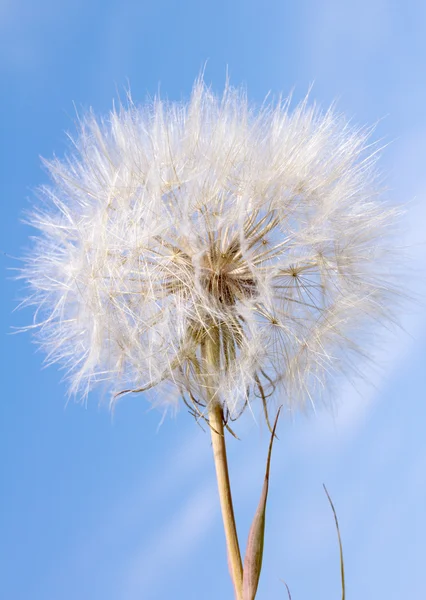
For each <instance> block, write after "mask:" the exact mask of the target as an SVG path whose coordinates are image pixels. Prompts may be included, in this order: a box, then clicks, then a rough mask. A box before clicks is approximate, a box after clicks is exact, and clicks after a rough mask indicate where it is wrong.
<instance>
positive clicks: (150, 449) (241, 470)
mask: <svg viewBox="0 0 426 600" xmlns="http://www.w3.org/2000/svg"><path fill="white" fill-rule="evenodd" d="M425 23H426V6H425V4H424V3H423V2H421V1H420V0H418V1H417V2H413V1H406V2H400V1H397V0H393V1H386V0H369V1H368V2H367V0H361V1H358V2H339V1H338V0H326V1H323V2H315V1H314V0H312V1H310V2H309V1H301V2H285V1H283V0H282V1H278V0H274V1H270V0H266V1H264V2H262V3H261V2H255V1H251V0H245V1H242V0H229V1H228V2H224V1H223V0H221V1H217V2H211V3H205V2H195V1H194V0H192V1H181V2H173V1H172V0H168V1H166V0H157V1H149V2H148V1H144V0H142V1H129V0H124V1H122V2H118V1H116V0H109V1H108V0H107V1H102V2H101V1H100V0H98V1H91V0H86V1H84V2H83V0H73V1H72V2H71V1H70V0H62V1H59V2H53V1H52V0H39V1H38V2H34V1H33V0H14V1H12V0H0V47H1V52H0V71H1V82H2V95H1V98H0V107H1V109H0V120H1V126H2V135H1V148H0V153H1V161H0V170H1V177H0V185H1V196H0V202H1V209H2V213H1V219H0V227H1V237H0V240H1V242H0V249H1V250H2V256H1V266H2V272H3V283H2V294H1V297H0V302H1V307H2V310H1V311H0V318H1V325H0V335H1V336H2V337H1V353H2V359H1V363H0V364H1V366H2V379H1V383H2V395H1V396H2V397H1V401H0V411H1V422H0V428H1V432H0V464H1V480H0V481H1V495H0V506H1V508H0V570H1V574H0V597H1V598H5V599H7V600H29V599H31V600H58V599H61V600H77V599H78V600H98V599H99V600H141V599H144V600H165V599H170V598H173V599H176V600H180V599H182V600H191V599H194V600H195V599H205V600H213V599H214V600H217V599H218V598H221V599H222V598H224V599H225V598H232V588H231V584H230V582H229V577H228V572H227V566H226V556H225V548H224V540H223V533H222V527H221V521H220V515H219V510H218V500H217V497H216V488H215V480H214V474H213V465H212V460H211V456H210V444H209V437H208V435H207V434H205V433H203V432H202V431H201V430H200V429H199V428H198V427H197V426H196V424H195V423H194V421H193V420H192V419H191V418H190V417H189V416H188V414H187V413H186V411H185V410H184V409H181V410H180V411H179V412H178V414H177V416H176V417H173V418H169V417H168V418H166V419H165V420H164V422H163V424H162V425H161V426H160V427H159V425H160V422H161V418H162V415H161V414H160V413H158V412H157V411H155V410H150V405H149V402H148V401H147V399H145V398H143V397H132V398H125V399H124V400H123V401H122V402H121V404H119V405H118V407H117V410H116V412H115V414H114V416H113V417H112V415H111V414H110V413H109V412H108V408H107V403H106V402H104V401H103V400H102V398H101V397H100V395H98V394H96V393H93V394H92V395H91V396H90V397H89V402H88V405H87V407H82V406H81V405H79V404H75V403H73V402H70V403H68V404H66V385H65V384H64V383H63V382H61V373H60V372H59V371H58V369H57V368H55V367H50V368H48V369H42V362H43V356H42V355H41V354H40V353H38V352H37V351H36V347H35V346H34V345H33V344H31V342H30V335H29V334H18V335H11V331H13V330H12V329H11V328H12V327H19V326H22V325H25V324H28V323H29V322H31V313H30V311H28V310H23V311H18V312H14V313H12V311H13V309H14V308H15V307H16V306H17V304H18V302H19V300H20V298H22V295H23V289H22V283H21V282H19V281H15V280H13V275H14V273H13V271H11V270H10V269H14V268H16V267H19V265H20V263H19V261H18V260H17V259H16V258H15V257H19V256H20V255H22V253H23V248H24V247H25V246H26V245H27V243H28V242H27V240H28V236H30V235H31V233H32V232H31V229H30V228H29V227H28V226H26V225H23V224H22V218H23V215H24V211H25V210H26V208H27V207H28V206H29V205H30V203H31V202H33V201H34V196H35V194H34V190H35V188H36V187H37V186H39V185H41V184H43V183H45V182H46V180H47V176H46V173H45V172H44V171H43V169H42V168H41V163H40V156H45V157H51V156H53V155H54V154H56V155H57V156H63V154H64V152H65V151H66V149H67V147H68V140H67V137H66V135H65V133H64V132H65V131H68V132H70V133H73V132H74V131H75V118H76V109H77V110H78V112H84V111H85V110H86V109H88V108H89V107H93V109H94V110H95V111H96V112H97V113H101V114H103V113H106V112H107V111H108V110H109V108H110V107H111V106H112V102H113V99H114V98H115V99H117V97H118V95H121V96H122V95H123V94H125V90H126V89H127V88H128V87H129V85H130V87H131V90H132V96H133V99H134V101H135V102H136V103H138V102H143V101H145V100H146V98H147V97H148V96H150V97H152V96H153V95H155V94H156V93H157V92H158V91H159V90H160V93H161V94H162V95H163V96H167V97H168V98H169V99H172V100H174V99H176V100H180V99H182V98H187V97H188V95H189V93H190V90H191V86H192V83H193V80H194V79H195V77H196V76H197V75H198V73H199V72H200V69H202V68H204V67H205V78H206V81H207V82H208V83H210V84H211V85H212V87H213V89H214V90H216V91H218V92H220V91H221V89H222V88H223V85H224V81H225V78H226V73H227V72H228V73H229V76H230V79H231V82H232V83H234V84H235V85H239V84H243V85H245V87H246V88H247V93H248V96H249V98H250V99H251V100H252V101H253V102H257V103H259V102H261V101H262V100H263V98H264V97H265V96H266V95H267V94H268V92H271V93H272V94H273V95H275V96H277V95H278V94H280V93H283V95H284V96H286V95H287V94H289V93H290V92H291V91H293V98H294V101H295V102H296V101H297V100H298V99H300V98H302V97H304V96H305V94H306V92H307V90H308V89H309V87H310V86H311V84H313V89H312V91H311V98H312V99H316V100H317V101H318V102H319V104H321V105H322V106H324V107H327V106H328V105H329V104H330V102H332V101H334V100H336V101H337V106H338V109H339V110H341V111H343V112H345V113H346V114H347V115H348V116H349V117H350V118H351V119H352V120H353V122H355V123H359V124H374V123H376V131H375V134H374V135H375V138H376V139H382V141H383V143H385V144H387V143H389V145H388V146H387V147H386V148H385V150H384V152H383V156H382V159H381V163H380V164H381V168H382V170H383V171H384V172H385V173H387V178H386V183H387V186H388V188H389V192H388V195H389V199H390V201H397V202H401V203H403V204H404V205H406V208H407V216H406V218H405V222H406V234H405V238H404V239H401V245H402V246H408V250H406V253H407V254H409V256H410V259H409V263H408V267H407V273H406V285H407V289H409V290H410V293H411V294H412V295H413V294H417V295H418V296H419V297H420V302H419V303H418V304H417V305H414V306H413V305H411V307H410V308H409V311H407V314H406V315H405V316H404V319H403V326H404V329H405V331H399V332H397V333H396V334H395V333H394V334H392V333H386V334H384V337H383V345H382V350H381V351H379V352H378V353H377V355H376V359H377V367H376V368H375V369H374V370H373V371H372V372H371V373H370V371H369V375H368V376H369V377H370V379H372V382H373V383H372V385H365V384H363V383H359V385H358V386H357V389H356V390H354V389H353V388H352V387H351V386H350V385H342V386H341V387H340V388H339V394H338V395H339V403H338V404H339V406H338V407H337V408H336V409H335V410H334V411H333V412H325V411H323V410H320V409H319V410H318V413H317V415H312V416H311V417H310V418H309V419H307V418H305V417H301V418H294V419H290V418H284V419H282V421H281V423H280V431H279V437H280V441H279V442H278V443H277V444H276V447H275V454H274V456H273V465H272V483H271V489H270V505H269V510H268V515H267V531H266V551H265V558H264V571H263V574H262V579H261V585H260V588H259V595H258V598H259V600H271V599H273V598H277V599H278V598H285V597H286V592H285V588H284V585H283V583H282V582H281V581H280V580H281V579H284V580H285V581H286V582H287V584H288V585H289V587H290V590H291V592H292V597H293V599H294V600H301V599H305V600H306V599H307V598H327V599H332V598H336V599H337V598H339V563H338V546H337V541H336V532H335V529H334V524H333V517H332V514H331V511H330V508H329V506H328V504H327V500H326V498H325V495H324V492H323V490H322V483H323V482H325V483H326V485H327V487H328V489H329V491H330V493H331V495H332V497H333V500H334V502H335V505H336V509H337V511H338V514H339V519H340V525H341V532H342V537H343V543H344V550H345V560H346V569H347V593H348V597H349V598H365V599H368V598H380V599H382V598H383V599H384V598H386V599H393V598H395V599H397V598H398V599H399V598H416V599H417V598H419V599H420V598H424V597H426V581H425V579H424V575H423V570H424V562H425V558H424V557H425V556H426V510H425V507H426V443H425V436H424V431H425V425H426V409H425V399H426V393H425V367H426V356H425V354H426V310H425V309H424V308H423V307H422V302H423V306H424V300H422V299H421V298H423V299H424V298H426V294H425V286H424V281H425V266H426V200H425V192H426V176H425V169H424V161H425V156H426V116H425V106H426V87H425V81H426V77H425V75H426V73H425V66H424V56H426V37H425V35H424V31H425ZM239 433H240V437H241V438H242V439H241V441H236V440H231V441H230V454H231V458H230V460H231V471H232V477H233V480H234V488H235V501H236V509H237V518H238V522H239V528H240V532H241V538H242V540H243V544H244V543H245V539H246V536H247V531H248V527H249V522H250V517H251V516H252V514H253V512H254V510H255V507H256V504H257V501H258V496H259V492H260V486H261V480H262V469H263V465H264V459H265V454H266V448H267V441H268V439H267V432H266V431H265V428H264V427H263V426H261V425H259V424H257V423H255V422H254V421H253V419H252V418H251V417H248V418H247V419H246V420H245V421H243V422H241V426H240V430H239Z"/></svg>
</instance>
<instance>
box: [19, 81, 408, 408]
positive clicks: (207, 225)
mask: <svg viewBox="0 0 426 600" xmlns="http://www.w3.org/2000/svg"><path fill="white" fill-rule="evenodd" d="M368 136H369V133H368V132H367V131H365V130H360V129H354V128H353V127H351V126H349V124H348V122H347V121H345V119H344V118H343V117H341V116H339V115H336V114H335V113H334V112H333V111H331V110H330V111H328V112H327V113H325V114H323V113H321V112H320V111H318V110H317V109H316V108H315V107H309V106H308V105H307V103H306V102H303V103H302V104H301V105H300V106H299V107H297V108H296V109H295V110H294V111H293V112H290V110H289V108H288V105H287V104H285V105H282V104H278V105H276V106H273V105H269V106H266V105H264V106H263V107H262V108H261V109H260V110H258V111H255V110H253V109H252V108H251V107H250V106H249V104H248V102H247V100H246V97H245V95H244V94H243V93H242V92H241V91H239V90H235V89H232V88H231V87H229V86H228V87H226V89H225V92H224V94H223V96H222V97H217V96H215V95H214V94H213V93H212V92H211V91H210V90H209V89H207V88H206V87H205V85H204V84H203V82H202V81H201V80H199V81H197V82H196V84H195V86H194V89H193V92H192V95H191V98H190V100H189V102H188V103H183V104H177V103H164V102H162V101H160V100H156V101H155V102H154V103H153V105H151V106H148V107H143V108H140V107H136V106H134V105H133V104H132V103H130V105H129V106H128V107H122V106H121V107H120V108H119V109H118V110H114V111H112V112H111V113H110V115H109V117H108V118H106V119H97V118H95V117H94V116H93V115H92V114H90V115H89V116H88V117H87V118H85V119H84V120H83V121H81V122H80V131H79V135H78V137H77V139H76V140H75V141H74V149H73V152H72V154H71V156H70V157H69V158H67V159H66V160H63V161H60V160H53V161H51V162H48V163H46V164H47V167H48V169H49V171H50V174H51V178H52V181H53V183H52V185H51V186H50V187H46V188H43V189H42V190H41V194H40V196H41V199H42V200H43V203H42V204H41V205H40V206H39V207H38V208H36V209H35V210H34V211H33V212H32V213H31V215H30V218H29V222H30V223H31V225H33V226H34V227H36V228H37V229H38V230H39V231H40V235H39V237H38V238H36V240H35V243H34V246H33V248H32V249H31V252H30V253H29V254H28V256H27V258H26V268H25V269H24V272H23V276H24V277H25V278H26V279H27V280H28V282H29V284H30V286H31V288H32V293H31V296H30V297H29V299H28V303H30V304H33V305H34V306H36V307H37V310H36V316H35V323H36V324H37V327H38V339H39V341H40V342H41V344H42V345H43V347H44V348H45V349H46V351H47V356H48V361H49V362H54V361H59V362H61V363H62V364H63V365H64V366H65V368H66V369H67V371H68V374H69V378H70V382H71V386H70V390H71V392H72V393H79V394H82V395H83V396H84V395H86V394H87V393H88V391H89V389H90V388H91V387H92V386H93V385H94V384H95V383H97V382H100V381H106V382H107V383H108V384H109V386H110V387H111V388H112V389H113V390H114V391H115V392H119V391H123V390H128V391H142V390H147V389H149V388H151V387H152V386H154V385H155V386H157V385H158V386H164V385H167V386H168V390H164V397H166V398H167V401H168V402H172V401H173V400H174V398H176V397H178V396H181V397H183V398H184V400H185V401H186V402H187V403H188V404H189V405H190V406H191V408H192V410H193V412H194V414H198V413H200V414H201V413H202V411H203V407H205V406H206V404H207V403H208V402H209V398H210V399H211V398H212V396H213V397H215V398H217V400H218V401H220V402H221V403H222V404H223V407H224V409H225V412H226V413H227V414H228V415H229V416H230V417H231V418H235V417H236V416H237V415H238V414H239V413H240V412H241V410H242V409H243V408H244V407H245V406H246V404H247V402H250V400H251V399H252V398H256V397H257V398H260V399H261V400H262V402H263V403H264V404H265V405H266V402H267V399H268V397H269V396H270V395H271V394H272V392H275V393H276V394H277V395H278V394H280V402H282V401H284V402H287V403H288V404H289V405H291V406H301V405H304V404H305V403H306V401H307V400H308V401H311V400H312V399H314V398H315V397H317V396H318V395H319V394H320V392H321V390H323V389H327V387H328V383H329V378H330V376H331V375H333V373H334V372H339V371H346V370H347V369H348V368H350V367H351V366H352V365H353V361H354V358H355V357H354V355H355V354H357V353H359V351H360V349H361V353H363V352H364V351H365V350H366V348H365V347H364V344H363V340H365V339H366V338H365V337H363V334H365V333H366V332H370V330H371V326H372V324H374V323H375V322H377V321H381V320H382V319H383V318H388V317H389V314H388V308H389V306H390V302H391V301H394V300H395V287H394V280H395V279H396V271H397V269H396V264H397V263H396V262H395V258H394V255H393V253H392V252H391V251H392V242H391V241H390V240H391V237H390V236H389V233H390V232H391V229H392V226H393V224H394V222H395V211H394V210H393V209H390V208H389V207H387V206H385V204H384V203H383V201H381V199H380V197H379V193H378V192H379V190H378V185H377V183H376V181H377V177H376V172H375V161H376V149H375V148H374V147H373V149H371V148H372V147H371V146H369V145H368ZM213 338H214V340H215V343H216V350H217V352H216V356H217V360H216V361H215V364H212V363H209V364H207V363H206V359H205V354H204V352H203V350H204V349H205V346H206V343H207V341H208V340H210V341H211V340H212V339H213ZM370 343H371V340H370V339H369V340H368V346H369V345H370ZM367 350H368V348H367ZM170 384H171V386H170ZM170 389H172V390H173V393H172V394H171V393H170ZM212 390H213V391H214V394H212ZM159 396H163V392H161V393H159Z"/></svg>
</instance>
